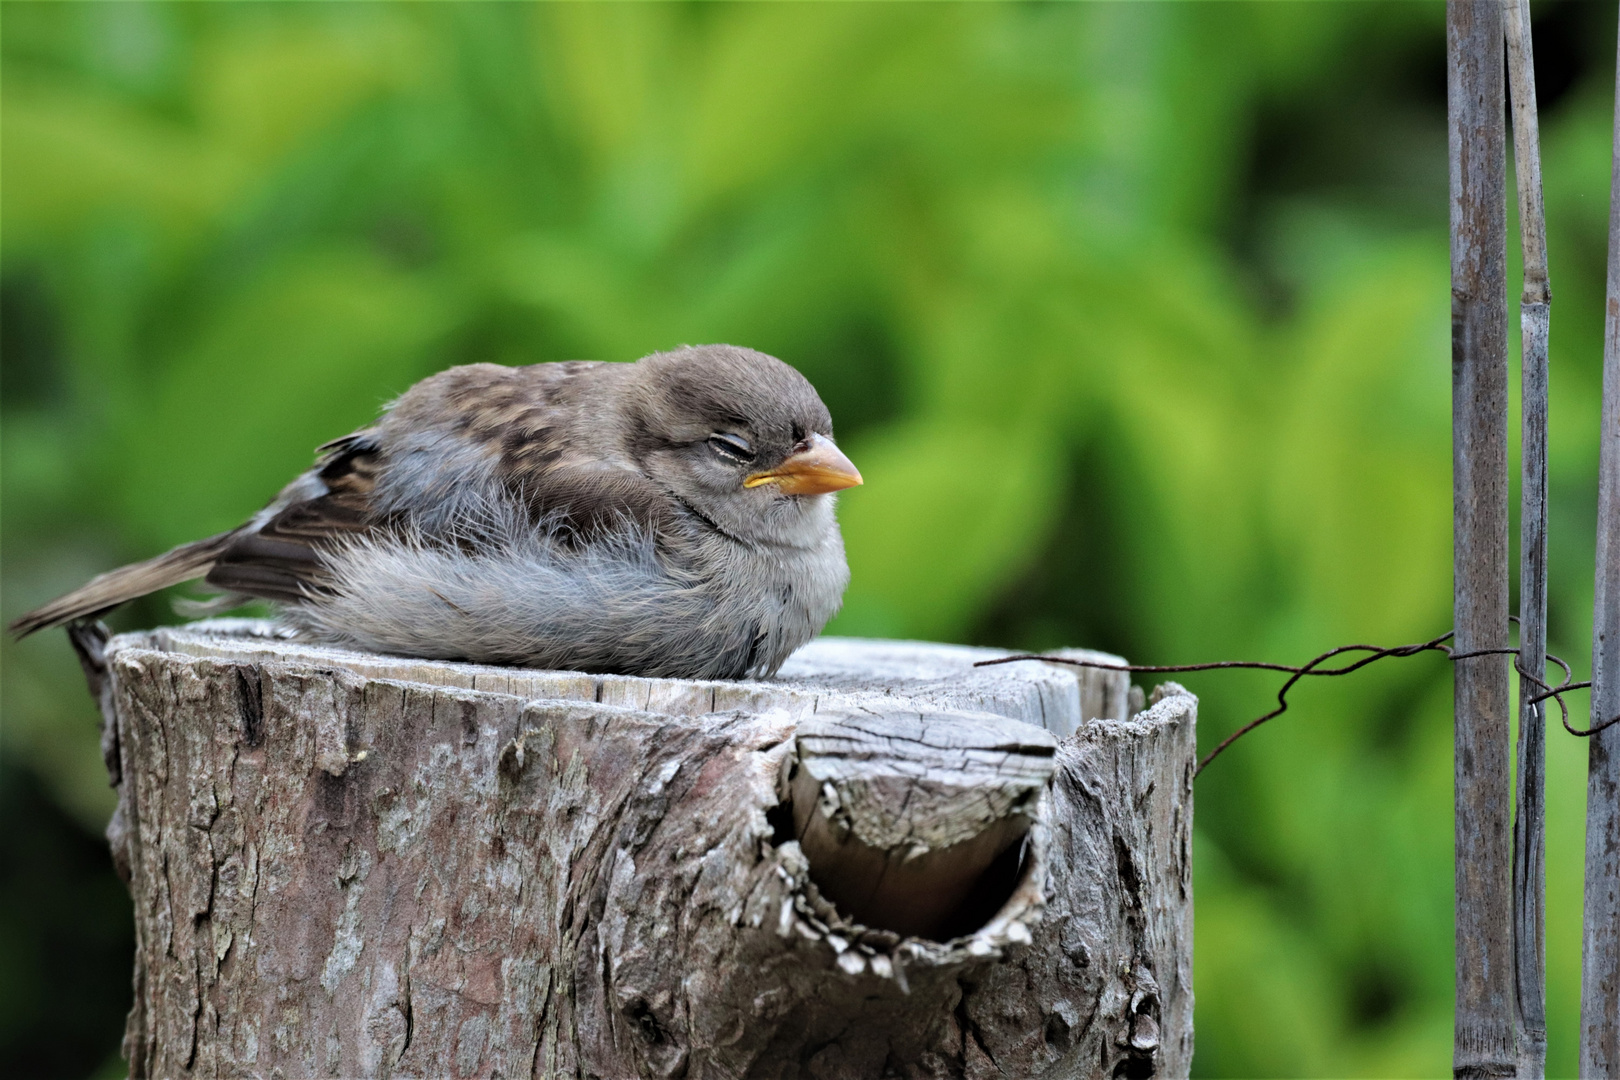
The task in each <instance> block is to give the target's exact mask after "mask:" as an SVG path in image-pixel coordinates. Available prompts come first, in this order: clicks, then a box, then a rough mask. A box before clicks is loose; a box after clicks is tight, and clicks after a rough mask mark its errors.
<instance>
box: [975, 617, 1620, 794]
mask: <svg viewBox="0 0 1620 1080" xmlns="http://www.w3.org/2000/svg"><path fill="white" fill-rule="evenodd" d="M1513 621H1514V622H1518V619H1516V618H1515V619H1513ZM1454 634H1455V631H1450V630H1448V631H1446V632H1445V633H1444V634H1441V635H1440V636H1439V637H1437V638H1433V639H1431V640H1429V641H1423V642H1418V643H1416V644H1412V645H1396V646H1393V647H1384V646H1380V645H1340V646H1338V647H1337V648H1334V649H1329V650H1328V651H1327V652H1325V653H1322V654H1321V655H1320V656H1317V657H1314V658H1312V659H1311V660H1309V661H1308V662H1306V663H1304V664H1301V665H1299V666H1297V667H1296V666H1294V665H1292V664H1275V663H1271V662H1269V661H1264V660H1216V661H1212V662H1210V663H1207V664H1107V663H1102V662H1100V661H1096V660H1075V659H1072V658H1069V657H1064V656H1043V655H1040V654H1039V653H1019V654H1017V655H1016V656H1002V657H998V658H997V659H994V660H980V661H979V662H978V663H976V664H974V665H973V666H974V667H993V666H995V665H997V664H1013V663H1017V662H1019V661H1023V660H1039V661H1041V662H1042V663H1047V664H1068V665H1069V666H1071V667H1081V668H1096V669H1098V670H1101V671H1130V672H1139V673H1143V674H1157V675H1165V674H1174V673H1177V672H1187V671H1220V670H1225V669H1229V668H1238V669H1243V670H1248V671H1281V672H1287V673H1288V681H1287V682H1285V683H1283V684H1282V687H1281V689H1279V690H1278V691H1277V707H1276V708H1275V709H1272V710H1271V711H1270V712H1268V713H1266V714H1265V715H1263V716H1258V717H1256V718H1255V719H1253V720H1251V721H1249V722H1248V723H1247V724H1244V725H1243V726H1242V727H1240V728H1238V729H1237V730H1236V731H1234V732H1232V733H1231V734H1230V735H1228V736H1227V737H1226V738H1224V739H1222V740H1221V741H1220V743H1219V744H1218V745H1217V746H1216V747H1215V749H1213V750H1211V751H1210V752H1209V753H1207V754H1205V755H1204V756H1203V757H1202V758H1201V759H1200V760H1199V762H1198V767H1197V768H1196V769H1194V770H1193V776H1194V777H1196V776H1197V775H1198V774H1199V773H1201V772H1203V771H1204V769H1205V768H1206V767H1207V766H1208V765H1209V763H1210V762H1212V761H1214V760H1215V759H1216V758H1217V757H1218V756H1220V754H1221V752H1222V751H1224V750H1225V749H1226V748H1227V747H1229V746H1231V745H1232V744H1233V743H1235V742H1237V741H1238V740H1239V739H1241V738H1242V737H1243V736H1245V735H1247V734H1248V733H1249V732H1251V731H1253V730H1254V729H1255V728H1257V727H1259V726H1260V725H1261V724H1264V723H1266V722H1267V721H1268V720H1275V719H1276V718H1277V717H1279V716H1281V715H1282V714H1283V713H1285V712H1287V711H1288V692H1289V691H1290V690H1292V689H1293V688H1294V685H1295V684H1296V683H1298V682H1299V681H1300V680H1301V679H1303V678H1305V677H1306V676H1318V675H1348V674H1350V673H1351V672H1352V671H1357V670H1359V669H1361V668H1364V667H1366V666H1367V665H1368V664H1371V663H1373V662H1374V661H1376V660H1382V659H1384V658H1385V657H1388V656H1416V655H1417V654H1418V653H1424V652H1440V653H1445V654H1446V656H1447V657H1448V658H1450V659H1451V660H1452V661H1457V660H1469V659H1472V658H1474V657H1476V656H1496V655H1505V654H1510V653H1517V652H1518V651H1519V650H1518V649H1515V648H1502V649H1475V650H1473V651H1471V652H1456V651H1455V650H1453V649H1450V648H1447V647H1446V644H1445V643H1446V642H1447V641H1449V640H1451V638H1452V637H1453V636H1454ZM1357 652H1364V653H1367V654H1368V655H1366V656H1363V657H1361V658H1359V659H1357V660H1355V661H1353V662H1351V663H1347V664H1343V665H1341V666H1339V667H1323V666H1322V665H1323V664H1325V663H1327V662H1328V661H1329V660H1332V659H1334V658H1335V657H1338V656H1343V655H1345V654H1346V653H1357ZM1546 656H1547V659H1548V660H1550V661H1551V662H1553V663H1554V664H1557V665H1558V666H1559V667H1560V668H1562V669H1563V670H1564V681H1563V682H1561V683H1559V684H1558V685H1557V686H1550V685H1548V684H1547V683H1546V682H1545V681H1544V680H1542V679H1540V678H1538V677H1537V676H1535V675H1532V674H1530V673H1529V672H1527V671H1525V670H1524V669H1523V668H1521V667H1519V665H1518V662H1517V661H1515V662H1514V665H1513V667H1514V670H1515V671H1517V672H1518V673H1519V675H1520V676H1521V677H1522V678H1525V679H1528V680H1530V682H1531V683H1533V684H1534V685H1535V686H1536V687H1537V689H1539V690H1540V691H1541V693H1540V694H1539V695H1538V696H1536V697H1534V698H1532V699H1531V700H1530V704H1532V705H1534V704H1535V703H1536V702H1539V701H1545V700H1546V699H1547V698H1552V699H1554V700H1555V701H1557V702H1558V709H1559V712H1560V713H1562V714H1563V724H1564V730H1565V731H1567V732H1569V733H1570V734H1571V735H1574V736H1576V737H1577V738H1582V739H1585V738H1589V737H1591V736H1593V735H1596V734H1597V733H1598V732H1600V731H1603V730H1604V729H1605V728H1608V727H1611V726H1613V725H1614V724H1617V723H1620V715H1617V716H1614V717H1612V718H1610V719H1608V720H1604V721H1602V722H1600V723H1597V724H1594V725H1593V726H1592V727H1590V728H1587V729H1585V730H1579V729H1576V728H1573V727H1571V726H1570V724H1569V706H1568V705H1567V704H1566V703H1565V702H1564V694H1565V693H1567V692H1569V691H1571V690H1581V689H1585V688H1587V687H1590V686H1591V685H1592V684H1591V683H1590V682H1572V681H1570V680H1571V678H1572V677H1573V672H1572V671H1571V670H1570V666H1569V665H1568V664H1567V663H1565V662H1564V661H1563V660H1561V659H1559V658H1558V657H1556V656H1554V655H1553V654H1552V653H1547V654H1546Z"/></svg>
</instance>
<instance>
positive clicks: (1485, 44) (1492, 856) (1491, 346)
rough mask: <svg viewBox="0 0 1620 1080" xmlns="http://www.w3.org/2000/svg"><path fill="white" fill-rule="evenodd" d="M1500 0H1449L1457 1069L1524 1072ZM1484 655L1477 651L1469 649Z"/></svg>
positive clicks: (1466, 1073) (1497, 1073) (1454, 1064)
mask: <svg viewBox="0 0 1620 1080" xmlns="http://www.w3.org/2000/svg"><path fill="white" fill-rule="evenodd" d="M1502 42H1503V32H1502V7H1501V4H1500V3H1496V2H1485V3H1479V2H1474V3H1471V2H1469V0H1448V2H1447V4H1446V53H1447V61H1448V63H1447V80H1446V81H1447V104H1448V110H1447V111H1448V113H1449V128H1450V140H1449V142H1450V147H1449V149H1450V159H1451V160H1450V164H1451V170H1450V171H1451V372H1452V469H1453V480H1452V485H1453V486H1452V499H1453V506H1452V509H1453V518H1454V522H1453V524H1454V534H1455V549H1454V555H1453V559H1454V563H1453V567H1454V570H1453V572H1454V575H1455V581H1454V588H1455V612H1456V623H1455V625H1456V629H1457V638H1456V650H1457V655H1458V657H1459V659H1458V660H1457V661H1456V663H1455V664H1454V665H1453V668H1454V679H1455V686H1456V701H1455V709H1456V729H1455V739H1456V751H1455V753H1456V757H1455V762H1454V766H1455V775H1456V792H1455V816H1456V820H1455V829H1456V832H1455V837H1456V839H1455V851H1456V882H1457V928H1456V935H1457V936H1456V948H1457V1009H1456V1016H1455V1028H1454V1044H1453V1052H1452V1068H1453V1070H1454V1072H1455V1074H1456V1075H1457V1076H1511V1075H1513V1074H1514V1073H1515V1072H1516V1071H1517V1070H1518V1054H1517V1052H1516V1046H1515V1044H1516V1042H1517V1039H1516V1037H1515V1035H1516V1027H1517V1012H1518V1010H1517V1007H1516V1001H1515V995H1514V993H1513V971H1514V966H1513V933H1512V902H1511V897H1512V847H1511V841H1510V826H1509V805H1510V799H1511V794H1512V792H1511V790H1510V785H1509V781H1508V743H1509V731H1508V727H1509V726H1508V665H1507V660H1506V658H1505V657H1504V656H1501V655H1495V654H1488V655H1477V654H1478V653H1479V652H1480V651H1481V650H1491V649H1501V648H1505V647H1506V645H1507V625H1508V573H1507V569H1508V568H1507V560H1508V537H1507V533H1508V513H1507V495H1508V484H1507V292H1506V278H1507V269H1506V245H1507V240H1506V233H1507V221H1506V213H1505V211H1506V206H1505V199H1506V155H1505V149H1506V148H1505V144H1504V141H1505V136H1506V130H1505V124H1504V116H1503V102H1504V99H1505V93H1504V91H1505V89H1506V88H1505V87H1504V86H1503V71H1502V68H1503V63H1502V53H1503V47H1502ZM1469 654H1476V655H1469Z"/></svg>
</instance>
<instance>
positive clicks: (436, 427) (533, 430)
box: [207, 364, 683, 602]
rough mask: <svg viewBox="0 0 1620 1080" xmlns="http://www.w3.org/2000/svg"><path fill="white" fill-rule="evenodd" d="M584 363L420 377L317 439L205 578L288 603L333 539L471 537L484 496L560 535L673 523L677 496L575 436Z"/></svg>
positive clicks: (312, 584) (322, 581)
mask: <svg viewBox="0 0 1620 1080" xmlns="http://www.w3.org/2000/svg"><path fill="white" fill-rule="evenodd" d="M594 367H595V365H589V366H586V365H576V364H542V365H535V366H534V367H533V368H518V369H512V368H495V367H494V365H473V366H471V367H469V368H453V369H451V370H450V371H447V372H444V373H442V374H441V375H438V376H435V377H434V378H432V379H429V380H426V381H424V382H423V383H421V384H418V387H417V388H416V389H413V390H412V391H411V392H410V393H409V394H407V395H406V396H405V397H404V398H402V399H401V400H400V402H399V403H398V404H397V405H396V406H395V408H394V409H393V410H392V411H391V412H390V414H389V415H387V416H385V417H384V419H383V420H382V421H381V422H380V423H379V424H378V425H377V426H375V427H373V428H367V429H364V430H362V431H359V432H356V433H355V434H353V435H348V436H345V437H344V438H341V439H337V440H334V441H333V442H330V443H328V444H326V445H325V446H323V447H321V453H322V456H321V458H320V459H319V460H318V461H317V462H316V465H315V468H314V469H312V470H311V471H310V472H309V473H307V474H305V476H304V477H302V478H300V479H299V480H298V481H295V482H294V484H292V485H290V486H289V487H288V489H287V490H286V491H285V492H283V494H282V496H281V498H279V499H278V500H277V501H276V502H275V503H272V504H271V506H270V508H269V509H268V510H267V511H266V512H265V513H263V514H261V518H263V519H264V520H263V523H262V524H260V525H259V526H258V527H257V528H253V527H252V525H251V524H250V525H249V526H248V527H246V528H244V529H243V530H241V531H240V532H239V533H238V534H237V535H236V536H235V538H234V539H233V540H232V541H231V542H230V544H229V546H227V547H226V548H225V550H224V551H223V552H222V553H221V554H220V555H219V556H218V557H217V558H216V559H215V561H214V564H213V567H212V569H210V571H209V572H208V576H207V582H208V583H209V584H210V585H213V586H215V587H217V588H221V589H225V590H228V591H231V592H237V593H244V594H246V595H249V596H258V597H263V598H265V599H269V600H278V601H283V602H297V601H299V600H301V599H305V598H307V597H310V596H318V595H320V594H322V593H327V592H330V591H332V590H333V588H334V587H335V584H336V583H334V582H333V580H332V577H331V560H330V559H329V558H328V557H327V556H328V555H329V553H331V552H333V551H334V550H337V549H340V548H342V547H343V546H345V545H347V544H351V543H354V542H356V541H364V540H366V539H387V538H390V537H399V536H401V535H409V536H411V537H413V538H416V539H420V540H423V541H426V542H429V543H446V544H456V545H459V546H463V547H467V546H469V545H476V544H477V543H478V542H479V541H478V536H479V532H480V529H482V528H484V527H486V526H487V525H489V524H490V518H491V516H492V515H491V511H492V509H493V510H494V511H495V513H494V515H493V516H495V517H497V518H503V520H504V519H505V518H509V517H511V516H513V514H512V512H513V511H516V512H517V514H519V515H521V516H522V517H524V518H526V520H527V523H528V524H531V525H532V526H534V527H536V528H540V527H544V528H546V529H548V530H549V531H550V532H551V534H552V535H553V536H554V537H555V538H556V539H557V540H558V542H560V543H563V544H574V543H583V542H587V541H588V540H589V538H590V537H592V536H594V535H599V534H601V533H603V532H606V531H611V530H615V529H622V528H624V527H626V526H634V527H637V528H640V529H642V530H645V531H646V532H648V533H651V534H655V535H663V534H667V533H669V532H670V531H671V530H672V529H673V528H674V527H676V525H677V522H678V521H679V520H680V519H681V518H682V516H683V515H682V512H681V509H680V507H679V506H678V504H675V503H674V502H673V501H672V500H671V499H670V497H669V496H668V495H667V494H666V493H665V492H663V491H662V489H660V488H659V487H657V485H655V484H654V483H653V482H652V481H650V480H648V479H647V478H646V477H645V476H643V475H642V474H641V473H639V472H637V471H635V470H633V469H631V468H627V467H624V466H622V465H617V464H615V463H613V462H611V461H608V460H605V459H604V458H602V457H601V456H600V455H593V454H590V453H581V452H580V447H579V445H578V443H579V440H578V439H577V438H572V437H571V436H572V435H573V433H572V432H571V431H570V428H571V426H572V425H571V423H569V421H570V420H571V419H572V417H573V415H577V413H576V411H575V410H576V409H577V405H575V404H574V402H572V401H570V400H569V398H570V397H571V396H572V395H573V394H577V392H578V387H577V386H574V385H572V384H574V383H575V381H576V378H577V376H578V375H580V374H582V373H584V372H587V371H590V370H592V369H593V368H594ZM491 369H492V370H491ZM424 398H426V399H427V400H426V401H425V403H424V401H423V400H422V399H424ZM492 503H494V504H497V505H494V506H493V507H492ZM503 515H504V517H503Z"/></svg>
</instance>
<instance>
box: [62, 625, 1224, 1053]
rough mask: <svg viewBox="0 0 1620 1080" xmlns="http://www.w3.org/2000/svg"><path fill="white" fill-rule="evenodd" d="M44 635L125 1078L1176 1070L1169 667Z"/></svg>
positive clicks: (1178, 1006)
mask: <svg viewBox="0 0 1620 1080" xmlns="http://www.w3.org/2000/svg"><path fill="white" fill-rule="evenodd" d="M77 641H78V643H79V645H80V648H81V650H82V651H83V652H84V653H85V654H86V669H87V672H88V673H89V674H90V676H91V682H92V689H93V690H94V691H96V692H97V694H98V697H99V698H100V700H101V701H102V703H103V708H104V711H105V713H106V715H107V719H108V732H107V738H106V740H105V746H106V749H107V757H108V766H109V770H110V771H111V773H112V776H113V779H114V782H115V784H116V785H117V787H118V791H119V806H118V812H117V814H116V815H115V818H114V820H113V822H112V824H111V825H110V826H109V830H108V831H109V839H110V840H111V841H112V843H113V847H114V853H115V857H116V858H117V861H118V863H119V865H120V868H121V870H122V871H123V872H124V874H125V876H126V879H127V880H128V882H129V885H130V891H131V894H132V896H133V897H134V902H135V920H136V929H137V956H136V971H135V990H136V994H135V1005H134V1008H133V1009H132V1011H131V1013H130V1018H129V1024H128V1029H127V1033H126V1042H125V1048H126V1052H127V1054H128V1056H129V1060H130V1067H131V1072H132V1075H134V1076H137V1077H148V1076H163V1077H169V1076H187V1075H209V1076H218V1075H224V1076H249V1075H252V1076H284V1077H296V1076H345V1077H346V1076H504V1077H513V1076H537V1077H552V1076H557V1077H602V1078H606V1080H613V1078H619V1077H640V1076H688V1077H743V1076H750V1077H801V1076H802V1077H851V1078H854V1077H880V1076H908V1077H910V1076H916V1077H935V1076H939V1077H944V1076H975V1077H978V1076H986V1077H989V1076H1017V1077H1037V1076H1051V1077H1090V1076H1185V1075H1186V1074H1187V1071H1188V1068H1189V1065H1190V1062H1191V1057H1192V978H1191V975H1192V973H1191V958H1192V897H1191V866H1190V845H1191V825H1192V820H1191V814H1192V797H1191V785H1192V769H1193V763H1194V724H1195V719H1196V701H1195V699H1194V698H1192V697H1191V696H1190V695H1188V694H1187V693H1186V692H1185V691H1183V690H1181V689H1180V688H1179V687H1177V686H1175V685H1174V684H1167V686H1165V687H1161V688H1160V690H1159V691H1157V692H1156V693H1155V695H1154V700H1153V702H1152V704H1151V707H1149V708H1147V709H1146V710H1145V711H1143V712H1141V713H1139V714H1137V715H1135V716H1134V717H1132V716H1129V715H1128V714H1129V711H1130V704H1129V703H1130V701H1131V691H1130V687H1129V684H1128V683H1127V681H1126V675H1125V674H1124V673H1123V672H1109V671H1096V670H1076V669H1074V668H1070V667H1067V666H1063V665H1049V664H1041V663H1026V664H1016V665H1006V666H1000V667H994V668H978V669H975V668H973V667H972V666H971V665H972V663H973V661H975V660H978V659H982V658H987V657H991V656H995V655H999V654H997V653H996V652H994V651H992V650H979V649H967V648H960V647H953V646H937V645H922V644H912V643H900V642H875V641H871V642H869V641H851V640H838V639H823V640H821V641H818V642H815V643H812V645H810V646H808V647H807V648H805V649H804V650H802V651H801V652H800V653H799V654H798V655H796V656H795V657H794V658H792V659H791V660H790V661H789V662H788V664H787V666H785V667H784V668H783V670H782V673H781V675H780V676H779V677H778V678H777V679H775V680H773V681H770V682H713V683H704V682H687V681H678V680H658V679H637V678H628V677H619V676H600V675H583V674H577V673H566V672H541V671H523V670H513V669H505V668H493V667H482V666H478V665H470V664H454V663H438V662H425V661H415V660H406V659H399V658H391V657H382V656H372V655H365V654H359V653H352V652H346V651H343V650H338V649H330V648H323V647H316V646H310V645H306V644H302V643H299V642H295V641H292V640H289V639H287V638H286V637H283V636H280V635H279V634H278V633H277V632H276V631H275V629H274V628H273V627H271V626H270V625H268V624H264V623H256V622H252V621H248V620H215V621H212V622H209V623H203V624H194V625H193V626H191V627H186V628H178V629H168V630H159V631H153V632H150V633H143V634H128V635H123V636H120V637H118V638H114V639H112V640H111V641H105V640H104V639H100V638H97V637H96V636H95V635H93V634H90V633H88V632H85V631H81V632H80V633H79V634H78V635H77ZM1069 655H1075V654H1069ZM1093 655H1095V654H1093ZM1098 658H1099V659H1104V660H1107V659H1110V658H1106V657H1100V656H1099V657H1098ZM907 897H910V898H911V900H910V902H909V903H908V902H907V900H906V898H907Z"/></svg>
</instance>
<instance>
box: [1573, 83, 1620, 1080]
mask: <svg viewBox="0 0 1620 1080" xmlns="http://www.w3.org/2000/svg"><path fill="white" fill-rule="evenodd" d="M1616 65H1617V68H1620V56H1617V59H1616ZM1614 134H1615V143H1614V159H1613V165H1612V173H1611V178H1610V192H1609V283H1608V307H1607V317H1606V319H1605V321H1604V333H1603V414H1602V416H1603V418H1602V421H1601V423H1602V428H1601V429H1600V433H1599V443H1598V446H1599V450H1598V524H1597V591H1596V594H1595V596H1594V601H1593V614H1592V727H1594V728H1595V727H1598V726H1599V725H1601V724H1604V723H1606V722H1608V721H1610V720H1612V719H1613V718H1614V717H1616V716H1620V84H1617V85H1616V88H1615V113H1614ZM1587 755H1588V756H1587V774H1586V911H1585V927H1584V933H1583V944H1582V949H1581V1075H1582V1076H1589V1077H1598V1076H1620V724H1611V725H1610V726H1609V727H1607V728H1605V729H1604V730H1602V731H1600V732H1598V733H1597V734H1595V735H1593V736H1592V741H1591V745H1590V747H1589V749H1588V750H1587Z"/></svg>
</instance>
